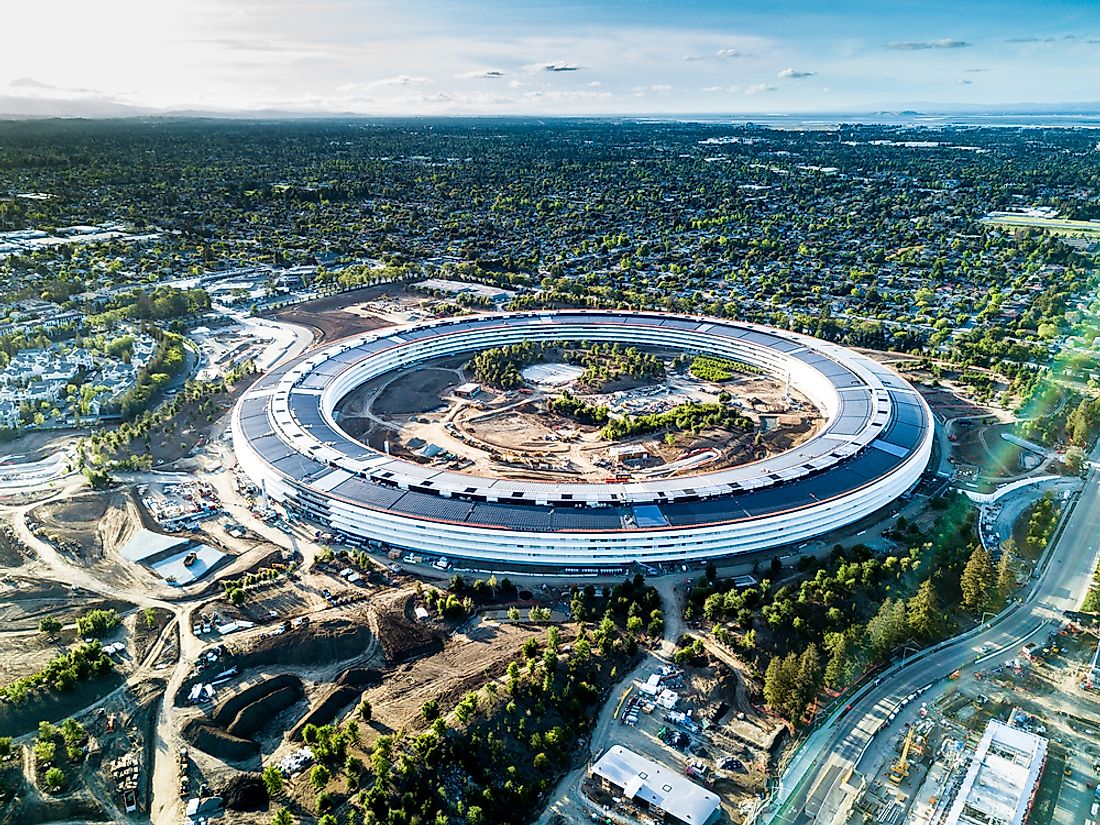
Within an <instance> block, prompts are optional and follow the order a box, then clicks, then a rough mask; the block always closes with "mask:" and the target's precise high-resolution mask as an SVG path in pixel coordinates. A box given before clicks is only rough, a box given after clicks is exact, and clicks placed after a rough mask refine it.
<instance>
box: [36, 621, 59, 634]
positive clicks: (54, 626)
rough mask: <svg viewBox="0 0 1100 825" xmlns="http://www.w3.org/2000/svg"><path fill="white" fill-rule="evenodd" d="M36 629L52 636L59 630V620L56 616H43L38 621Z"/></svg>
mask: <svg viewBox="0 0 1100 825" xmlns="http://www.w3.org/2000/svg"><path fill="white" fill-rule="evenodd" d="M38 629H39V630H40V631H42V632H43V633H46V634H48V635H50V636H53V635H54V634H56V633H59V632H60V631H61V621H60V620H59V619H58V618H57V617H56V616H45V617H43V619H42V621H40V622H39V623H38Z"/></svg>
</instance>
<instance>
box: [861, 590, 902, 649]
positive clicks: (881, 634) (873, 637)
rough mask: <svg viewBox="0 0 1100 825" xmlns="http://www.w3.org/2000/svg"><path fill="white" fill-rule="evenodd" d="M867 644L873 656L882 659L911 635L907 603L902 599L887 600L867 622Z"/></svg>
mask: <svg viewBox="0 0 1100 825" xmlns="http://www.w3.org/2000/svg"><path fill="white" fill-rule="evenodd" d="M866 633H867V644H868V646H869V647H870V650H871V655H872V656H874V657H876V658H882V657H883V656H885V655H886V654H887V653H889V652H890V651H891V650H893V649H894V647H896V646H897V645H899V644H901V642H903V641H905V639H906V638H907V637H908V634H909V623H908V620H907V611H906V607H905V602H904V601H902V600H901V599H887V600H886V601H884V602H883V603H882V605H881V606H880V607H879V609H878V613H876V614H875V615H874V616H873V617H872V618H871V620H870V621H869V622H867V631H866Z"/></svg>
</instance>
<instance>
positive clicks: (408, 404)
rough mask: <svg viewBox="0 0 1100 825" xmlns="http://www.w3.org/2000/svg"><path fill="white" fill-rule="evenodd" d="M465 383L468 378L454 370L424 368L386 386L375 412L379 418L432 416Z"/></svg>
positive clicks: (375, 403)
mask: <svg viewBox="0 0 1100 825" xmlns="http://www.w3.org/2000/svg"><path fill="white" fill-rule="evenodd" d="M464 380H465V378H464V376H463V375H462V374H461V373H460V372H459V371H457V370H454V369H447V368H441V367H436V366H432V367H421V368H420V369H417V370H414V371H412V372H409V373H406V374H404V375H402V376H401V377H400V378H397V379H396V380H393V381H391V382H390V383H389V384H388V385H386V387H385V389H383V390H382V391H381V392H380V393H378V397H377V398H375V400H374V403H373V405H372V407H371V408H372V410H373V411H374V413H375V414H376V415H379V416H404V415H417V414H420V413H426V412H430V411H431V410H434V409H436V408H437V407H439V406H440V405H442V404H443V403H444V402H443V400H442V398H443V396H444V395H446V394H447V393H448V392H449V391H450V390H451V389H453V388H454V387H457V386H458V385H459V384H461V383H462V382H463V381H464Z"/></svg>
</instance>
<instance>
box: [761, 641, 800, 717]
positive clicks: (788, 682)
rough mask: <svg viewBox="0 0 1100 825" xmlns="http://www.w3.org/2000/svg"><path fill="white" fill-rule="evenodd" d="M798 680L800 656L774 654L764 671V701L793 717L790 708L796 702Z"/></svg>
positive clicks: (778, 711)
mask: <svg viewBox="0 0 1100 825" xmlns="http://www.w3.org/2000/svg"><path fill="white" fill-rule="evenodd" d="M797 680H798V656H797V655H795V654H794V653H789V654H787V655H786V656H783V657H779V656H773V657H772V658H771V660H770V661H769V662H768V669H767V670H766V671H765V672H764V701H766V702H767V703H768V706H769V707H771V708H772V709H773V710H774V711H776V712H777V713H781V714H783V715H785V716H787V717H788V718H791V717H793V715H794V714H793V713H791V712H790V709H791V708H792V707H793V706H794V705H795V704H796V701H795V700H796V691H797ZM791 721H792V722H793V721H795V720H794V719H793V718H791Z"/></svg>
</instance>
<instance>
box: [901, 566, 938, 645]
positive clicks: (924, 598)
mask: <svg viewBox="0 0 1100 825" xmlns="http://www.w3.org/2000/svg"><path fill="white" fill-rule="evenodd" d="M906 613H907V614H908V620H909V632H910V634H911V635H912V636H914V637H915V638H917V639H931V638H932V637H934V636H935V635H936V632H937V630H938V629H939V627H940V605H939V599H938V598H937V596H936V588H935V586H934V585H933V584H932V580H931V579H925V580H924V581H922V582H921V583H920V587H918V588H917V592H916V594H915V595H914V596H913V598H911V599H910V600H909V603H908V604H907V605H906Z"/></svg>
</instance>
